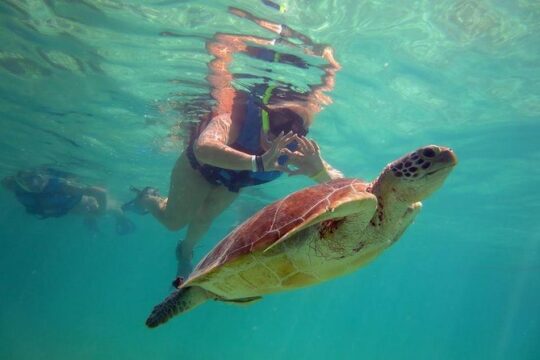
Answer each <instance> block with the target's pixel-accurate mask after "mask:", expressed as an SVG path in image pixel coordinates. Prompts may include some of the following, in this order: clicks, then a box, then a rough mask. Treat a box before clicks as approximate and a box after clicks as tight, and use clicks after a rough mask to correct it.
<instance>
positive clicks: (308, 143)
mask: <svg viewBox="0 0 540 360" xmlns="http://www.w3.org/2000/svg"><path fill="white" fill-rule="evenodd" d="M304 141H305V142H306V147H307V149H308V151H309V153H310V154H315V153H316V152H317V150H316V149H315V146H313V143H312V142H311V140H309V139H308V138H306V137H305V138H304Z"/></svg>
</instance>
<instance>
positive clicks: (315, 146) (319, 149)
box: [309, 140, 321, 153]
mask: <svg viewBox="0 0 540 360" xmlns="http://www.w3.org/2000/svg"><path fill="white" fill-rule="evenodd" d="M309 142H310V143H311V145H313V147H314V148H315V151H317V152H318V153H319V152H321V148H320V147H319V144H317V142H316V141H315V140H310V141H309Z"/></svg>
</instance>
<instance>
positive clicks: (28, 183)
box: [14, 170, 49, 193]
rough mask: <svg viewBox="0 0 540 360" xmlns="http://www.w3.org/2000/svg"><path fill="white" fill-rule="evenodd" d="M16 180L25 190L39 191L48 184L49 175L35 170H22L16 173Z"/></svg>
mask: <svg viewBox="0 0 540 360" xmlns="http://www.w3.org/2000/svg"><path fill="white" fill-rule="evenodd" d="M14 180H15V183H16V184H17V186H18V187H20V188H21V189H23V190H24V191H27V192H31V193H39V192H41V191H43V189H44V188H45V186H46V185H47V182H48V181H49V177H48V176H46V175H43V174H39V173H37V172H35V171H28V170H22V171H19V172H18V173H17V175H15V177H14Z"/></svg>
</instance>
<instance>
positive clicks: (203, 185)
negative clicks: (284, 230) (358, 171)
mask: <svg viewBox="0 0 540 360" xmlns="http://www.w3.org/2000/svg"><path fill="white" fill-rule="evenodd" d="M229 12H230V13H232V14H234V15H236V16H239V17H241V18H244V19H247V20H250V21H252V22H254V23H256V24H257V25H259V26H261V27H263V28H264V29H266V30H269V31H271V32H273V33H275V34H276V35H278V36H279V37H278V39H267V38H262V37H256V36H247V35H233V34H223V33H218V34H216V35H215V36H214V37H213V38H212V39H211V40H210V41H208V42H207V44H206V47H207V50H208V52H209V53H210V54H211V55H212V56H213V59H212V61H210V63H209V65H208V67H209V75H208V77H207V79H208V81H209V83H210V84H211V86H212V89H211V95H212V97H213V98H214V99H215V105H214V107H213V108H212V109H211V112H210V114H209V116H206V117H203V118H202V119H201V120H200V122H199V124H198V126H197V128H196V129H195V130H194V131H193V133H192V134H191V135H192V136H191V140H190V143H189V146H188V147H187V149H186V150H185V151H184V152H183V153H182V154H181V155H180V157H179V159H178V160H177V162H176V164H175V166H174V169H173V171H172V174H171V179H170V189H169V194H168V197H166V198H165V197H161V196H159V193H158V192H157V190H156V189H154V188H151V187H146V188H144V189H143V190H137V189H133V190H134V191H136V192H137V197H136V198H135V199H134V200H133V201H131V202H129V203H127V204H125V206H124V207H123V208H124V209H125V210H133V211H136V212H139V213H146V212H150V213H151V214H152V215H153V216H154V217H155V218H156V219H158V220H159V221H160V222H161V223H162V224H163V225H165V226H166V227H167V228H168V229H170V230H172V231H176V230H180V229H182V228H183V227H185V226H187V235H186V238H185V239H184V240H183V241H181V242H179V243H178V246H177V251H176V255H177V260H178V270H177V275H179V276H183V277H185V276H187V275H188V274H189V273H190V271H191V270H192V257H193V249H194V247H195V245H196V244H197V243H198V241H199V240H200V239H201V238H202V236H203V235H204V234H205V233H206V232H207V231H208V229H209V227H210V226H211V224H212V222H213V220H214V219H215V218H216V217H217V216H218V215H220V214H221V213H222V212H223V211H224V210H225V209H227V207H228V206H229V205H230V204H231V203H232V202H233V201H234V199H235V198H236V197H237V196H238V193H239V191H240V190H241V189H242V188H243V187H246V186H252V185H258V184H263V183H266V182H269V181H273V180H275V179H277V178H278V177H279V176H280V175H281V174H283V173H287V174H289V175H305V176H308V177H310V178H311V179H313V180H314V181H315V182H319V183H320V182H325V181H328V180H331V179H335V178H339V177H342V174H341V172H339V171H337V170H335V169H333V168H332V167H331V166H330V165H329V164H328V163H327V162H325V161H324V160H323V158H322V157H321V152H320V149H319V146H318V145H317V143H316V142H315V141H314V140H312V139H308V138H306V137H305V136H306V134H307V133H308V130H309V127H310V126H311V125H312V123H313V120H314V117H315V115H316V114H317V113H319V112H320V111H321V110H322V107H323V106H324V105H327V104H330V103H331V102H332V101H331V99H330V98H329V97H328V96H327V95H326V94H324V92H327V91H330V90H332V89H333V88H334V81H335V74H336V72H337V71H338V70H339V69H340V68H341V67H340V65H339V64H338V62H337V61H336V60H335V59H334V56H333V52H332V49H331V48H330V47H327V46H326V47H324V46H319V45H317V44H314V43H313V42H312V41H311V40H310V39H309V38H308V37H307V36H305V35H302V34H300V33H298V32H296V31H294V30H293V29H291V28H289V27H288V26H286V25H281V24H276V23H273V22H269V21H266V20H263V19H260V18H257V17H255V16H254V15H252V14H250V13H248V12H246V11H243V10H240V9H237V8H229ZM162 35H166V36H174V34H172V33H170V32H167V33H162ZM292 41H295V42H294V43H293V42H292ZM277 42H279V43H280V44H283V45H290V46H295V47H299V48H301V49H303V50H304V52H305V53H306V54H308V55H312V56H321V57H322V58H323V59H324V60H326V62H327V65H325V66H324V68H323V75H322V77H321V83H320V84H317V85H310V90H309V91H308V92H305V93H302V92H298V91H294V90H292V89H291V87H290V86H285V85H283V84H272V83H269V82H267V81H265V82H264V83H260V84H257V85H255V86H254V87H253V88H251V89H250V91H245V90H239V89H236V88H234V87H233V84H232V81H233V78H234V75H233V74H232V73H231V72H230V71H229V66H230V64H231V62H232V60H233V55H234V54H235V53H242V54H245V55H248V56H251V57H254V58H257V59H261V60H266V61H268V62H280V63H283V64H288V65H291V66H295V67H297V68H300V69H305V68H307V67H308V65H307V63H305V61H304V60H302V59H301V58H299V57H297V56H294V55H291V54H283V53H278V52H276V51H274V50H272V49H269V48H268V47H271V46H273V45H275V44H276V43H277ZM298 43H300V44H298Z"/></svg>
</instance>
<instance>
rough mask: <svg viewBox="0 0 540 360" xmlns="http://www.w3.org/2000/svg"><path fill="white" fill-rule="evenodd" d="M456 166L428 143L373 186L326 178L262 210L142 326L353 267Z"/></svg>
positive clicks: (394, 232)
mask: <svg viewBox="0 0 540 360" xmlns="http://www.w3.org/2000/svg"><path fill="white" fill-rule="evenodd" d="M456 164H457V158H456V156H455V155H454V153H453V151H452V150H451V149H449V148H446V147H441V146H436V145H429V146H425V147H422V148H419V149H418V150H416V151H414V152H412V153H410V154H407V155H405V156H404V157H402V158H400V159H398V160H396V161H394V162H392V163H390V164H389V165H387V166H386V167H385V168H384V170H383V171H382V173H381V174H380V175H379V176H378V177H377V179H375V180H374V181H373V182H371V183H365V182H362V181H361V180H358V179H337V180H332V181H329V182H326V183H323V184H319V185H315V186H312V187H309V188H306V189H303V190H300V191H297V192H295V193H293V194H291V195H289V196H287V197H285V198H283V199H282V200H280V201H277V202H275V203H273V204H271V205H268V206H267V207H265V208H263V209H262V210H260V211H259V212H257V213H256V214H255V215H253V216H252V217H251V218H249V219H248V220H246V221H245V222H244V223H243V224H242V225H240V226H238V227H237V228H236V229H235V230H234V231H232V232H231V233H230V234H229V235H228V236H226V237H225V238H224V239H223V240H222V241H221V242H220V243H219V244H217V245H216V247H214V249H213V250H212V251H210V253H208V255H206V257H205V258H204V259H203V260H202V261H201V262H200V263H199V264H198V265H197V267H196V268H195V269H194V270H193V272H192V273H191V274H190V276H189V277H188V278H187V280H186V281H184V282H180V283H179V284H178V288H177V289H175V290H174V291H173V292H172V293H171V294H170V295H169V296H168V297H167V298H166V299H165V300H164V301H163V302H162V303H161V304H159V305H157V306H156V307H154V309H153V311H152V313H151V314H150V316H149V317H148V319H147V320H146V325H148V326H149V327H156V326H158V325H160V324H162V323H164V322H166V321H167V320H168V319H170V318H171V317H173V316H174V315H176V314H179V313H184V312H186V311H188V310H190V309H192V308H194V307H195V306H197V305H199V304H201V303H203V302H204V301H206V300H209V299H212V300H219V301H225V302H236V303H247V302H252V301H255V300H258V299H260V298H261V296H262V295H265V294H270V293H274V292H279V291H285V290H292V289H296V288H300V287H304V286H309V285H313V284H316V283H319V282H322V281H325V280H329V279H332V278H334V277H337V276H341V275H344V274H347V273H350V272H352V271H354V270H356V269H358V268H359V267H360V266H362V265H365V264H366V263H368V262H369V261H371V260H372V259H374V258H375V257H376V256H377V255H379V254H380V253H381V252H382V251H383V250H384V249H386V248H387V247H389V246H390V245H392V244H393V243H395V242H396V241H397V240H398V239H399V237H400V236H401V235H402V234H403V232H404V231H405V229H406V228H407V227H408V226H409V225H410V224H411V222H412V221H413V219H414V218H415V216H416V215H417V213H418V212H419V210H420V209H421V206H422V204H421V203H420V201H421V200H423V199H425V198H426V197H428V196H429V195H430V194H432V193H433V192H434V191H435V190H437V189H438V188H439V187H440V186H441V185H442V183H443V182H444V180H445V179H446V177H447V176H448V174H449V173H450V172H451V171H452V169H453V167H454V166H455V165H456Z"/></svg>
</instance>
